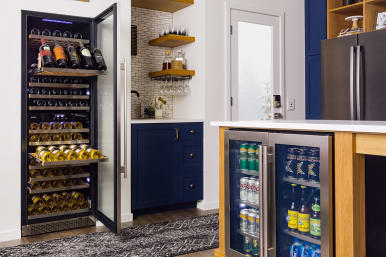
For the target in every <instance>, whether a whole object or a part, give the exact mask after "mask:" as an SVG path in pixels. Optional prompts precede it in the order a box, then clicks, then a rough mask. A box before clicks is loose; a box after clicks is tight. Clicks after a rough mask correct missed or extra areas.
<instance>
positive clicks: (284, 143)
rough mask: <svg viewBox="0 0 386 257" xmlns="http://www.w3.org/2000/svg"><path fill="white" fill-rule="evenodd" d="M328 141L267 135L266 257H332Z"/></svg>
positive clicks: (313, 136)
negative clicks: (269, 155)
mask: <svg viewBox="0 0 386 257" xmlns="http://www.w3.org/2000/svg"><path fill="white" fill-rule="evenodd" d="M331 141H332V138H331V136H329V135H325V136H323V135H299V134H273V133H272V134H270V135H269V142H270V146H271V147H272V153H273V156H274V158H273V167H272V168H273V169H272V172H270V173H269V174H270V176H272V179H270V181H272V184H271V188H272V189H273V190H271V191H270V192H269V194H270V196H271V197H272V199H275V205H274V206H273V208H272V209H271V210H269V212H270V213H271V215H270V217H271V218H272V219H273V222H272V223H270V228H269V230H268V231H269V232H268V233H271V234H272V236H271V235H269V236H268V238H272V240H270V241H269V242H268V248H269V249H271V250H270V251H271V252H272V253H269V256H277V257H288V256H294V257H298V256H299V257H303V256H323V257H332V256H333V255H332V249H333V247H332V244H333V240H332V236H333V233H332V230H331V228H332V201H331V199H332V194H331V190H332V186H333V185H332V183H331V179H332V178H331V171H332V168H331V167H332V165H331V162H332V157H331V154H332V150H331V149H332V148H331V147H332V145H331V144H332V143H331ZM275 253H276V254H275Z"/></svg>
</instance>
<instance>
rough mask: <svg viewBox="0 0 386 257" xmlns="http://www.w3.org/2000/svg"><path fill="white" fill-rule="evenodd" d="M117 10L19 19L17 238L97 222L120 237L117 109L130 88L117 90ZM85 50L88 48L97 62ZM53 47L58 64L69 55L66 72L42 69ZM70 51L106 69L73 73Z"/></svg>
mask: <svg viewBox="0 0 386 257" xmlns="http://www.w3.org/2000/svg"><path fill="white" fill-rule="evenodd" d="M106 7H108V6H106ZM117 8H118V7H117V4H114V5H112V6H110V7H108V8H107V9H106V10H105V11H104V12H102V13H101V14H99V15H98V16H97V17H94V18H89V17H76V16H68V15H61V14H51V13H41V12H33V11H25V10H23V11H22V13H21V17H22V21H21V41H22V44H21V45H22V49H21V50H22V55H21V57H22V67H21V82H22V85H21V89H22V90H21V105H22V113H21V121H22V122H21V138H22V142H21V227H22V236H28V235H35V234H41V233H48V232H53V231H60V230H66V229H73V228H79V227H85V226H93V225H95V224H96V220H99V221H101V222H102V223H103V224H104V225H105V226H106V227H108V228H109V229H110V230H111V231H113V232H115V233H118V232H119V231H120V177H121V171H122V170H126V166H127V165H126V166H124V167H123V168H122V167H121V153H122V152H124V150H122V148H121V147H122V145H123V144H121V124H122V123H121V117H124V119H125V121H126V112H125V111H124V113H125V115H124V116H123V115H121V108H120V103H121V100H122V99H121V98H124V99H126V97H124V96H125V95H126V93H125V92H127V88H126V83H125V86H124V87H122V88H121V87H119V86H118V77H119V76H118V73H119V69H118V67H119V66H118V65H119V64H118V57H117V45H118V40H117ZM59 46H62V47H63V48H65V49H68V53H66V52H64V51H63V48H62V49H61V48H60V47H59ZM84 46H87V47H90V48H91V47H92V50H91V52H93V56H94V57H92V55H91V53H90V51H89V50H88V49H86V48H85V47H84ZM57 47H59V48H58V49H59V50H60V51H58V52H57V50H58V49H56V48H57ZM50 48H51V49H53V50H54V51H53V53H54V54H55V55H56V59H57V60H58V56H61V58H62V59H66V55H67V61H68V65H63V63H61V65H59V63H58V61H56V64H55V63H52V65H50V67H47V66H48V65H44V61H47V60H48V59H45V60H44V56H45V55H47V54H48V55H52V57H53V58H55V56H54V54H51V53H50V52H49V51H50ZM70 48H71V49H70ZM75 49H78V50H75ZM71 51H73V53H72V54H74V55H75V57H76V55H77V54H78V55H79V56H84V60H83V62H86V59H87V57H88V58H89V59H88V61H90V58H94V64H100V63H101V60H103V58H104V62H105V64H106V66H104V65H101V66H98V65H94V67H92V66H90V65H89V66H86V65H84V64H82V65H81V66H77V67H75V66H74V65H72V66H71V65H69V64H70V60H71V58H73V57H74V56H73V55H72V54H70V52H71ZM76 52H77V53H76ZM101 52H102V53H103V57H102V56H101V55H100V53H101ZM97 55H98V56H97ZM98 58H99V59H98ZM98 61H99V63H98ZM62 62H63V60H62ZM59 66H60V67H59ZM126 66H127V65H125V71H127V67H126ZM85 67H87V68H88V69H85ZM98 68H99V69H98ZM126 73H127V72H126ZM123 91H125V92H123ZM125 106H126V105H125ZM125 124H126V123H125ZM123 127H126V126H123ZM122 134H123V135H124V136H123V137H125V136H126V133H122ZM82 144H83V145H82ZM59 146H60V149H59ZM70 146H71V149H70ZM43 147H44V148H43ZM50 152H51V153H52V154H54V153H55V154H58V155H57V156H60V155H61V154H62V153H63V154H64V153H65V155H63V156H65V157H63V158H61V157H57V158H56V157H55V158H54V156H53V155H51V153H50ZM60 152H62V153H60ZM74 152H76V153H77V154H75V153H74ZM85 152H88V153H89V154H87V153H85ZM39 153H40V155H39ZM99 155H100V156H99ZM49 156H51V157H52V158H51V157H49ZM74 156H75V157H74ZM122 156H124V157H123V158H122V161H123V160H126V158H127V157H126V155H122ZM124 164H126V161H125V162H124Z"/></svg>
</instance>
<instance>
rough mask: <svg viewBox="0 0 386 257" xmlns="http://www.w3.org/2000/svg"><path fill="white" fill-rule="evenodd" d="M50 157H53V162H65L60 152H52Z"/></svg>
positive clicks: (63, 155)
mask: <svg viewBox="0 0 386 257" xmlns="http://www.w3.org/2000/svg"><path fill="white" fill-rule="evenodd" d="M52 155H53V156H54V160H55V161H65V160H66V155H65V154H64V153H63V152H62V151H60V150H54V151H52Z"/></svg>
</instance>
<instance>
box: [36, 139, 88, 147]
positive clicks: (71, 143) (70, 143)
mask: <svg viewBox="0 0 386 257" xmlns="http://www.w3.org/2000/svg"><path fill="white" fill-rule="evenodd" d="M89 142H90V140H88V139H84V140H71V141H48V142H29V143H28V144H29V145H30V146H38V145H78V144H88V143H89Z"/></svg>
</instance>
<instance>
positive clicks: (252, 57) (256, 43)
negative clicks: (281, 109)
mask: <svg viewBox="0 0 386 257" xmlns="http://www.w3.org/2000/svg"><path fill="white" fill-rule="evenodd" d="M272 41H273V40H272V26H267V25H261V24H255V23H249V22H238V63H239V65H238V91H239V92H238V96H239V97H238V106H239V115H238V117H239V120H265V119H268V118H270V114H271V97H272V76H273V75H272V73H273V72H272V43H273V42H272Z"/></svg>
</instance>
